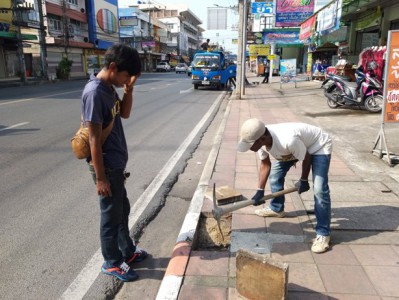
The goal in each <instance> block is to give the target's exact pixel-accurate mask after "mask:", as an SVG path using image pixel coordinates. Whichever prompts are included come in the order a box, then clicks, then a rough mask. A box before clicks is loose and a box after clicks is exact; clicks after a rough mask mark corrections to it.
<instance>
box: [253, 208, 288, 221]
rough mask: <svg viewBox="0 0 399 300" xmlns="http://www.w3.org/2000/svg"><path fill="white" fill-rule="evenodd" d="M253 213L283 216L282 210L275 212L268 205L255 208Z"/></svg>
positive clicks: (261, 215) (276, 216)
mask: <svg viewBox="0 0 399 300" xmlns="http://www.w3.org/2000/svg"><path fill="white" fill-rule="evenodd" d="M255 214H257V215H258V216H259V217H274V218H284V217H285V212H284V211H282V212H275V211H274V210H272V209H271V208H270V207H267V208H262V209H257V210H255Z"/></svg>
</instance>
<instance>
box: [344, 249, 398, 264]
mask: <svg viewBox="0 0 399 300" xmlns="http://www.w3.org/2000/svg"><path fill="white" fill-rule="evenodd" d="M349 247H350V248H351V249H352V251H353V253H354V255H355V256H356V258H357V260H358V261H359V262H360V264H361V265H364V266H398V265H399V255H398V253H396V252H395V251H394V250H393V249H392V248H391V246H390V245H350V246H349Z"/></svg>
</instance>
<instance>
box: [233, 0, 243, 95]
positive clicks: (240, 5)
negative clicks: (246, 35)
mask: <svg viewBox="0 0 399 300" xmlns="http://www.w3.org/2000/svg"><path fill="white" fill-rule="evenodd" d="M243 4H244V0H239V2H238V12H239V20H238V49H237V76H236V88H235V90H234V96H235V99H241V85H242V84H243V83H244V82H243V81H242V76H241V73H242V70H243V68H242V46H241V45H242V38H243V37H242V32H243V13H244V6H243Z"/></svg>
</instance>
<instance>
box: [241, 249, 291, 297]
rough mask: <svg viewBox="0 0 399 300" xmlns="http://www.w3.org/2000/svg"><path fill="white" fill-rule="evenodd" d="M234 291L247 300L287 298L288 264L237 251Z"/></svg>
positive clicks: (265, 256)
mask: <svg viewBox="0 0 399 300" xmlns="http://www.w3.org/2000/svg"><path fill="white" fill-rule="evenodd" d="M236 268H237V271H236V289H237V292H238V293H239V294H240V295H241V296H243V297H245V298H247V299H249V300H255V299H256V300H263V299H264V300H266V299H267V300H281V299H286V297H287V286H288V264H287V263H283V262H279V261H276V260H274V259H272V258H270V257H269V256H267V255H261V254H257V253H254V252H250V251H246V250H242V249H240V250H238V252H237V257H236Z"/></svg>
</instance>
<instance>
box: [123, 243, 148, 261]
mask: <svg viewBox="0 0 399 300" xmlns="http://www.w3.org/2000/svg"><path fill="white" fill-rule="evenodd" d="M147 256H148V253H147V251H144V250H143V249H140V248H139V247H136V251H134V254H133V255H132V257H130V258H129V259H126V263H127V264H128V265H130V264H132V263H136V262H141V261H143V260H144V259H145V258H146V257H147Z"/></svg>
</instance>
